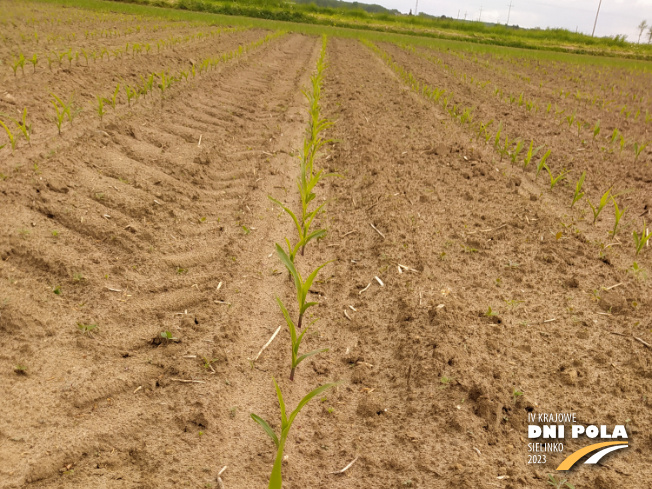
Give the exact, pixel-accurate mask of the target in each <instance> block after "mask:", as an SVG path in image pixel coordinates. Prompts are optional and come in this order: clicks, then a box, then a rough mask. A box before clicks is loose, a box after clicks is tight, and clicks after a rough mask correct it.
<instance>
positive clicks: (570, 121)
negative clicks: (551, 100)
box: [566, 112, 575, 127]
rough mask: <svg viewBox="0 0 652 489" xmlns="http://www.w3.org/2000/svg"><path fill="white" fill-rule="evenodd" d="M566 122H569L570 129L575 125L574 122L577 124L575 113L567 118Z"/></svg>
mask: <svg viewBox="0 0 652 489" xmlns="http://www.w3.org/2000/svg"><path fill="white" fill-rule="evenodd" d="M566 122H568V127H571V126H572V125H573V122H575V112H573V113H572V114H571V115H568V116H566Z"/></svg>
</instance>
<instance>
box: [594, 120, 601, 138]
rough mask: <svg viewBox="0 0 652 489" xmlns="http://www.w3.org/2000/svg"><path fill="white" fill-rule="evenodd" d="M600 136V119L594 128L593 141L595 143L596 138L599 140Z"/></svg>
mask: <svg viewBox="0 0 652 489" xmlns="http://www.w3.org/2000/svg"><path fill="white" fill-rule="evenodd" d="M599 134H600V119H598V122H596V123H595V126H593V141H595V138H597V137H598V135H599Z"/></svg>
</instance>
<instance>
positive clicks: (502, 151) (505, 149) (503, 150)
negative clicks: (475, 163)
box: [498, 134, 509, 161]
mask: <svg viewBox="0 0 652 489" xmlns="http://www.w3.org/2000/svg"><path fill="white" fill-rule="evenodd" d="M504 144H505V145H504V146H503V147H502V148H500V147H499V148H498V152H499V153H500V161H503V158H504V157H505V156H508V155H509V134H505V143H504Z"/></svg>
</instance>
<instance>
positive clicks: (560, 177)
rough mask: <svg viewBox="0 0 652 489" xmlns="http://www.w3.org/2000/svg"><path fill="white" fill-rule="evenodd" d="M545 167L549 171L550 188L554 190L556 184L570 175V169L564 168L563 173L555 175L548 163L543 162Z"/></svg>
mask: <svg viewBox="0 0 652 489" xmlns="http://www.w3.org/2000/svg"><path fill="white" fill-rule="evenodd" d="M543 167H544V168H545V169H546V170H547V171H548V175H549V176H550V190H552V189H553V188H555V185H557V184H558V183H559V182H561V181H562V180H564V179H565V178H566V175H568V171H567V170H562V171H561V173H560V174H559V175H557V176H556V177H555V176H554V175H553V174H552V171H551V170H550V168H549V167H548V165H546V164H545V163H544V164H543Z"/></svg>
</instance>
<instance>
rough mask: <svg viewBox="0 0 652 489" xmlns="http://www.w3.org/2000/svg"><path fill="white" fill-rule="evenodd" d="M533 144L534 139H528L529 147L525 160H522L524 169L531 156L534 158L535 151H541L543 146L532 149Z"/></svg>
mask: <svg viewBox="0 0 652 489" xmlns="http://www.w3.org/2000/svg"><path fill="white" fill-rule="evenodd" d="M533 146H534V140H530V148H529V149H528V150H527V154H526V155H525V160H524V162H523V169H524V170H525V169H526V168H527V167H528V165H529V164H530V162H531V161H532V158H534V157H535V156H536V155H537V153H538V152H539V151H541V149H542V148H543V145H541V146H539V147H537V148H534V149H533Z"/></svg>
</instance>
